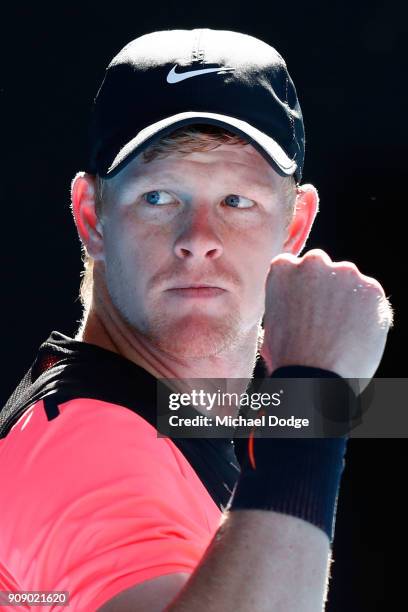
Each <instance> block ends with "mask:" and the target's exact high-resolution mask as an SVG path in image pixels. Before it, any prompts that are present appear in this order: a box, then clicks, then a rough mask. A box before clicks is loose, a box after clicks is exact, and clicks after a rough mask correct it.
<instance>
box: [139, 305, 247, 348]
mask: <svg viewBox="0 0 408 612" xmlns="http://www.w3.org/2000/svg"><path fill="white" fill-rule="evenodd" d="M150 329H151V333H150V334H149V337H150V339H151V341H152V342H153V343H154V344H155V345H156V346H157V347H158V348H160V349H161V350H162V351H165V352H166V353H169V354H171V355H174V356H177V357H179V358H183V357H186V358H190V359H202V358H205V357H210V356H214V355H218V354H220V353H222V352H224V351H225V350H227V349H230V348H232V346H233V345H234V344H235V343H236V342H237V339H238V337H239V335H240V334H239V333H238V330H239V325H238V321H237V320H236V318H235V317H219V318H217V317H216V316H213V315H212V316H194V315H188V316H184V317H182V318H180V319H179V320H178V321H170V320H169V319H167V320H161V322H160V323H159V325H155V326H154V327H151V328H150ZM153 330H154V331H153Z"/></svg>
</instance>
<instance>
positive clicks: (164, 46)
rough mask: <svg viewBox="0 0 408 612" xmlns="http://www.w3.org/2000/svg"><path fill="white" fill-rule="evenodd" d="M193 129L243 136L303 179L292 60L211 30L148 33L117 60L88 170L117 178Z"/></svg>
mask: <svg viewBox="0 0 408 612" xmlns="http://www.w3.org/2000/svg"><path fill="white" fill-rule="evenodd" d="M191 124H211V125H216V126H220V127H223V128H225V129H227V130H229V131H230V132H233V133H236V134H239V135H241V136H242V137H244V138H245V139H246V140H247V141H249V142H250V143H251V144H252V146H254V147H255V148H256V149H257V150H258V151H259V152H260V153H261V154H262V155H263V156H264V157H265V159H266V160H267V161H268V162H269V163H270V164H271V165H272V166H273V167H274V169H275V170H276V171H277V172H278V173H279V174H280V175H281V176H291V175H294V176H295V178H296V180H297V181H298V182H300V179H301V176H302V169H303V161H304V153H305V136H304V126H303V118H302V111H301V109H300V105H299V102H298V99H297V95H296V89H295V86H294V84H293V81H292V79H291V78H290V76H289V73H288V70H287V67H286V63H285V61H284V60H283V58H282V57H281V55H279V53H278V52H277V51H276V50H275V49H274V48H273V47H271V46H269V45H268V44H266V43H265V42H262V41H261V40H258V39H257V38H254V37H253V36H248V35H247V34H240V33H238V32H229V31H223V30H210V29H196V30H166V31H161V32H153V33H151V34H146V35H144V36H141V37H140V38H136V39H135V40H133V41H131V42H130V43H129V44H127V45H126V46H125V47H124V48H123V49H122V50H121V51H120V52H119V53H118V54H117V55H116V56H115V57H114V58H113V60H112V61H111V63H110V64H109V66H108V67H107V69H106V74H105V78H104V80H103V82H102V84H101V86H100V88H99V91H98V93H97V95H96V98H95V101H94V106H93V110H92V119H91V125H90V156H89V165H88V168H87V171H88V172H90V173H92V174H98V175H99V176H101V177H103V178H109V177H112V176H114V175H116V174H117V173H118V172H120V170H121V169H122V168H123V167H124V166H126V164H127V163H129V161H130V160H132V159H133V158H134V157H135V156H136V155H139V154H140V153H141V152H142V151H143V150H144V149H146V148H147V147H148V146H149V145H150V144H152V143H153V142H154V141H155V140H158V139H159V138H162V137H163V136H166V135H168V134H169V133H171V132H173V131H174V130H176V129H178V128H180V127H182V126H185V125H191Z"/></svg>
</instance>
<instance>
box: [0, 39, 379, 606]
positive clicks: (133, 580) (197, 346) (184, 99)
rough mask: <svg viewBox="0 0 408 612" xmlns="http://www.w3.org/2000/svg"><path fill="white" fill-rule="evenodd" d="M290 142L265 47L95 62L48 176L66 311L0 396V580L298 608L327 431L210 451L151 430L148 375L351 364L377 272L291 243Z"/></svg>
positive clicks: (330, 468)
mask: <svg viewBox="0 0 408 612" xmlns="http://www.w3.org/2000/svg"><path fill="white" fill-rule="evenodd" d="M303 159H304V132H303V121H302V115H301V111H300V107H299V104H298V101H297V97H296V92H295V88H294V86H293V83H292V81H291V79H290V77H289V74H288V72H287V69H286V65H285V63H284V61H283V60H282V58H281V57H280V55H279V54H278V53H277V52H276V51H275V50H274V49H272V48H271V47H269V46H268V45H266V44H265V43H262V42H261V41H259V40H257V39H255V38H252V37H248V36H245V35H242V34H237V33H232V32H222V31H211V30H194V31H171V32H156V33H153V34H149V35H147V36H143V37H141V38H139V39H137V40H135V41H133V42H132V43H130V44H129V45H128V46H127V47H125V48H124V49H123V50H122V51H121V52H120V53H119V54H118V55H117V56H116V57H115V58H114V60H113V61H112V62H111V64H110V66H109V67H108V70H107V73H106V77H105V80H104V82H103V84H102V86H101V89H100V90H99V92H98V95H97V98H96V101H95V107H94V115H93V123H92V130H91V155H90V162H89V167H88V168H87V172H86V173H85V172H81V173H78V174H77V176H76V177H75V179H74V181H73V184H72V211H73V215H74V219H75V223H76V226H77V229H78V233H79V236H80V238H81V241H82V244H83V247H84V251H85V256H86V273H85V278H84V281H83V285H82V298H83V302H84V307H85V308H84V319H83V321H82V324H81V327H80V330H79V332H78V334H77V337H76V338H75V340H72V339H70V338H67V337H66V336H63V335H62V334H59V333H57V332H53V333H52V334H51V336H50V338H49V339H48V340H47V342H45V343H44V344H43V345H42V346H41V348H40V350H39V353H38V355H37V358H36V360H35V362H34V364H33V366H32V368H31V369H30V371H29V372H28V373H27V375H26V376H25V378H24V379H23V381H22V382H21V383H20V385H19V387H18V388H17V390H16V392H15V393H14V394H13V396H12V397H11V398H10V400H9V402H8V403H7V405H6V406H5V408H4V409H3V411H2V413H1V429H0V433H1V435H2V440H1V446H0V465H1V475H2V478H3V481H2V482H3V487H2V491H3V493H2V494H1V495H2V496H3V497H2V505H1V510H0V521H1V524H2V526H3V534H2V536H1V539H0V584H1V588H2V589H4V590H8V591H19V590H20V591H21V590H29V591H34V590H42V591H44V590H47V591H68V592H69V594H70V607H71V609H73V610H81V611H82V610H96V609H101V610H104V611H105V612H106V611H109V610H132V611H136V610H143V611H144V610H149V611H150V610H152V611H155V610H156V611H159V610H164V609H168V610H172V611H173V610H174V611H177V612H178V611H185V610H195V612H199V611H200V610H207V609H211V610H219V611H221V610H222V611H223V612H225V611H228V610H234V611H248V610H260V611H263V610H265V611H266V610H285V611H286V612H290V611H295V610H296V611H297V612H306V611H307V612H309V611H312V610H313V611H315V610H316V611H317V610H321V609H322V607H323V605H324V601H325V597H326V591H327V582H328V571H329V563H330V552H331V542H332V537H333V528H334V518H335V507H336V500H337V494H338V487H339V482H340V477H341V472H342V469H343V464H344V452H345V439H344V438H341V437H340V438H326V439H325V438H316V439H301V438H296V439H290V440H289V439H278V440H270V439H261V438H255V437H253V436H252V437H251V438H250V439H249V440H246V439H239V440H238V439H237V440H236V441H235V454H234V447H233V444H232V443H231V440H225V439H222V440H212V439H204V438H203V439H179V440H177V439H174V440H170V439H169V438H163V437H161V438H160V437H157V431H156V427H155V419H156V414H155V409H156V405H155V383H156V380H157V379H159V378H164V379H174V380H178V381H181V384H182V385H187V386H188V384H187V381H188V380H190V379H194V378H200V379H203V384H204V385H206V384H211V380H212V379H214V378H219V377H221V378H226V379H231V380H233V379H237V382H236V384H237V386H239V385H240V384H242V383H240V382H239V381H240V380H245V379H247V380H248V379H250V378H251V377H252V376H254V375H259V376H261V375H264V376H272V377H277V376H282V377H288V376H289V377H290V376H299V377H306V378H307V377H316V376H317V377H320V376H325V377H333V378H336V379H338V380H339V381H341V379H342V378H346V377H350V378H365V379H369V378H371V377H372V376H373V375H374V373H375V371H376V369H377V367H378V364H379V362H380V359H381V356H382V353H383V350H384V346H385V341H386V335H387V331H388V328H389V325H390V324H391V311H390V308H389V306H388V304H387V301H386V298H385V296H384V292H383V290H382V288H381V286H380V285H379V283H378V282H377V281H375V280H374V279H371V278H368V277H366V276H364V275H362V274H361V273H360V272H359V270H358V269H357V268H356V267H355V266H354V265H353V264H352V263H350V262H340V263H334V262H332V261H331V259H330V258H329V256H328V255H327V254H326V253H324V252H322V251H318V250H315V251H310V252H309V253H306V254H305V255H304V256H303V257H302V258H298V257H297V256H298V254H299V253H300V251H301V250H302V249H303V247H304V245H305V243H306V240H307V237H308V235H309V232H310V229H311V227H312V224H313V221H314V219H315V216H316V213H317V209H318V196H317V192H316V190H315V188H314V187H313V186H311V185H303V186H300V184H299V183H300V179H301V174H302V167H303ZM262 320H263V322H264V329H262V325H261V324H262ZM344 384H345V383H344ZM235 455H236V456H237V458H238V460H239V464H238V462H237V459H236V456H235ZM240 469H241V474H240V475H239V471H240ZM234 487H235V491H234V494H233V496H232V497H231V493H232V491H233V489H234ZM6 496H7V497H6ZM227 505H228V507H229V510H228V512H227V513H225V514H223V511H224V509H225V507H226V506H227ZM43 609H51V606H50V604H47V603H44V605H43Z"/></svg>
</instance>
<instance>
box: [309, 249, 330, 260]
mask: <svg viewBox="0 0 408 612" xmlns="http://www.w3.org/2000/svg"><path fill="white" fill-rule="evenodd" d="M302 260H303V261H304V262H308V263H310V262H312V263H314V262H324V263H331V259H330V257H329V256H328V254H327V253H326V251H323V250H322V249H311V250H310V251H308V252H307V253H305V254H304V255H303V257H302Z"/></svg>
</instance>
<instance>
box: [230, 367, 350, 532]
mask: <svg viewBox="0 0 408 612" xmlns="http://www.w3.org/2000/svg"><path fill="white" fill-rule="evenodd" d="M290 376H293V377H299V378H300V377H303V378H313V377H318V378H323V377H326V378H327V377H338V375H337V374H334V373H333V372H328V371H326V370H320V369H318V368H308V367H303V366H302V367H301V366H293V367H287V368H280V369H279V370H276V371H275V372H274V373H273V374H272V377H277V378H284V377H290ZM338 378H340V377H338ZM234 444H235V448H236V455H237V458H238V460H239V462H240V464H241V468H242V472H241V476H240V478H239V481H238V484H237V486H236V489H235V492H234V495H233V497H232V500H231V503H230V507H229V509H230V510H231V511H234V510H251V509H252V510H273V511H275V512H282V513H284V514H290V515H292V516H297V517H298V518H301V519H304V520H306V521H308V522H310V523H312V524H314V525H316V526H317V527H319V528H320V529H322V530H323V531H324V532H325V533H326V534H327V535H328V537H329V539H330V542H332V541H333V536H334V525H335V515H336V507H337V499H338V491H339V486H340V480H341V475H342V472H343V469H344V466H345V460H344V455H345V451H346V445H347V438H346V437H344V436H343V437H337V438H290V439H282V438H277V439H276V438H273V439H269V438H258V437H253V438H252V442H251V444H252V449H251V453H249V446H248V439H245V438H236V439H235V441H234ZM250 454H251V458H250V457H249V455H250ZM250 459H251V460H250Z"/></svg>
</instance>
